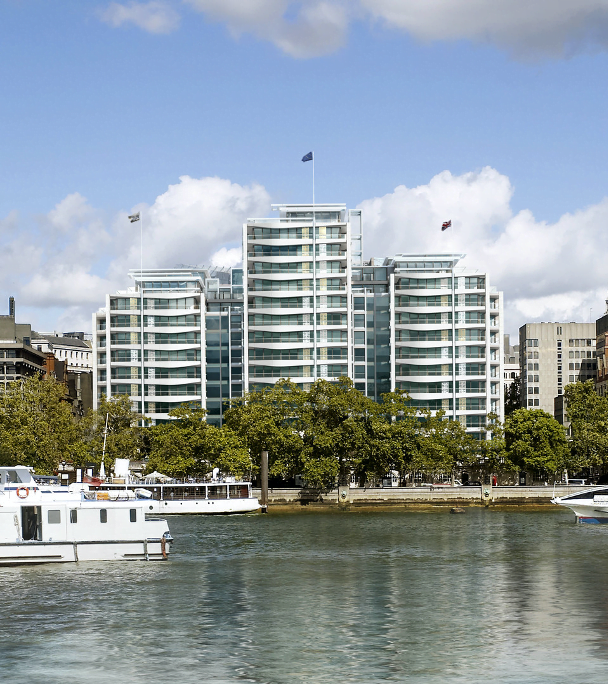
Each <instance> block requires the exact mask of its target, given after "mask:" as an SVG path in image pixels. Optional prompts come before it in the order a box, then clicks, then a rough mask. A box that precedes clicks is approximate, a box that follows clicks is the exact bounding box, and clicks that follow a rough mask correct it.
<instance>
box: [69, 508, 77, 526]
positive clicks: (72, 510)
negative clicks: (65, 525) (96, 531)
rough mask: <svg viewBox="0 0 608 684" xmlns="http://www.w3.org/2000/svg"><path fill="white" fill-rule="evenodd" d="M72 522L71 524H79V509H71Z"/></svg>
mask: <svg viewBox="0 0 608 684" xmlns="http://www.w3.org/2000/svg"><path fill="white" fill-rule="evenodd" d="M70 522H71V523H76V522H78V509H76V508H71V509H70Z"/></svg>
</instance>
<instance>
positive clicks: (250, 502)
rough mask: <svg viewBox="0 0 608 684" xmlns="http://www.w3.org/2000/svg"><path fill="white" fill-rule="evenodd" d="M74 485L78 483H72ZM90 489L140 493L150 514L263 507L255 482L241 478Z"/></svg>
mask: <svg viewBox="0 0 608 684" xmlns="http://www.w3.org/2000/svg"><path fill="white" fill-rule="evenodd" d="M72 487H74V485H72ZM88 487H89V489H90V491H95V492H98V493H99V494H103V493H107V496H108V497H109V498H110V499H120V498H124V497H128V496H132V495H134V496H136V497H137V499H140V500H145V504H146V511H147V512H148V513H150V514H157V513H163V514H174V513H184V514H204V515H210V514H215V515H219V514H223V515H229V514H236V513H253V512H255V511H257V510H259V508H260V504H259V502H258V500H257V499H256V498H255V497H254V496H252V494H251V482H244V481H238V480H232V481H220V480H215V481H211V482H172V483H167V484H166V483H162V484H159V483H148V482H145V481H144V482H143V483H141V482H139V483H134V482H131V483H126V484H124V483H112V482H103V483H101V484H98V485H91V484H89V485H88Z"/></svg>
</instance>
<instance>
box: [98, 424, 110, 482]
mask: <svg viewBox="0 0 608 684" xmlns="http://www.w3.org/2000/svg"><path fill="white" fill-rule="evenodd" d="M108 416H109V413H106V426H105V428H104V431H103V450H102V452H101V468H100V469H99V477H101V478H105V476H106V465H105V457H106V440H107V438H108Z"/></svg>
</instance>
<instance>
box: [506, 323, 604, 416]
mask: <svg viewBox="0 0 608 684" xmlns="http://www.w3.org/2000/svg"><path fill="white" fill-rule="evenodd" d="M595 355H596V340H595V323H526V324H525V325H522V326H521V328H520V329H519V365H520V371H521V380H522V406H523V407H524V408H540V409H542V410H543V411H547V412H548V413H550V414H552V415H553V413H554V408H555V403H554V399H555V397H557V396H560V395H562V394H563V391H564V387H565V386H566V385H567V384H568V383H571V382H579V381H580V382H584V381H585V380H592V379H595V374H596V356H595Z"/></svg>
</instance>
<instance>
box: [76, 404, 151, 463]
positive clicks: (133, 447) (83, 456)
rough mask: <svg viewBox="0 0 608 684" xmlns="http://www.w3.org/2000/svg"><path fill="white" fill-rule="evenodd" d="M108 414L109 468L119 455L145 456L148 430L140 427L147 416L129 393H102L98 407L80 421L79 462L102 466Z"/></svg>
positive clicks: (134, 458)
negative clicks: (138, 410)
mask: <svg viewBox="0 0 608 684" xmlns="http://www.w3.org/2000/svg"><path fill="white" fill-rule="evenodd" d="M106 416H107V417H108V433H107V439H106V452H105V467H106V469H109V468H112V467H113V465H114V461H115V459H117V458H128V459H130V460H137V459H141V458H143V457H144V455H145V453H144V451H145V429H144V428H143V427H140V423H141V422H142V421H143V416H141V415H140V414H139V413H136V412H134V411H133V410H132V408H131V401H130V399H129V397H128V396H126V395H120V396H117V397H112V398H111V399H108V398H107V397H106V396H105V395H102V397H101V399H100V400H99V404H98V407H97V409H96V410H95V411H89V412H88V413H87V415H86V416H84V418H83V419H82V420H81V421H80V426H79V427H80V432H81V438H82V442H81V445H80V447H79V449H78V454H77V457H76V461H77V465H79V466H84V465H85V464H86V463H87V462H92V463H96V464H97V465H98V466H100V465H101V457H102V453H103V441H104V430H105V425H106Z"/></svg>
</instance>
